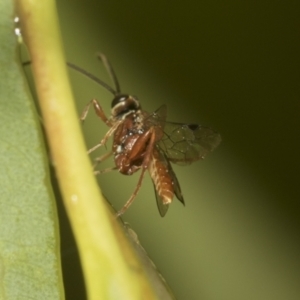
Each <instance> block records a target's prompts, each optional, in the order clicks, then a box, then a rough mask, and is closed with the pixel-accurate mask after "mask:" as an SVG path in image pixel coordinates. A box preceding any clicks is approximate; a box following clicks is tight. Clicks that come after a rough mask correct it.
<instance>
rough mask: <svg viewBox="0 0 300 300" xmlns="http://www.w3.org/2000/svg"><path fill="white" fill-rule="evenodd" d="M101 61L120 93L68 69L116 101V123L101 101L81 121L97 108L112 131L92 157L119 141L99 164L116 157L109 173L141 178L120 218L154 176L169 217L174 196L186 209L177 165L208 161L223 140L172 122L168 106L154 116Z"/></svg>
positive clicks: (204, 130)
mask: <svg viewBox="0 0 300 300" xmlns="http://www.w3.org/2000/svg"><path fill="white" fill-rule="evenodd" d="M97 57H98V59H100V61H102V63H103V64H104V67H105V68H106V70H107V72H108V74H109V75H110V77H111V79H112V81H113V83H114V88H112V87H110V86H109V85H108V84H106V83H105V82H103V81H102V80H100V79H98V78H97V77H95V76H94V75H92V74H90V73H88V72H86V71H85V70H83V69H81V68H79V67H77V66H76V65H73V64H71V63H68V65H69V66H70V67H71V68H73V69H75V70H77V71H79V72H81V73H83V74H84V75H86V76H88V77H89V78H91V79H92V80H94V81H96V82H97V83H99V84H100V85H101V86H102V87H104V88H105V89H106V90H107V91H109V92H110V93H111V94H113V96H114V98H113V100H112V102H111V116H110V117H107V116H106V114H105V112H104V111H103V109H102V107H101V105H100V104H99V102H98V101H97V100H96V99H92V100H91V101H90V102H89V103H88V105H87V106H86V108H85V109H84V111H83V113H82V115H81V120H82V121H84V120H85V118H86V117H87V114H88V111H89V110H90V107H91V106H93V108H94V110H95V112H96V114H97V116H98V117H99V118H100V119H101V120H102V121H103V122H104V123H105V124H106V125H107V126H108V127H109V129H108V131H107V133H106V134H105V136H104V137H103V139H102V140H101V141H100V142H99V143H98V144H97V145H95V146H94V147H93V148H91V149H90V150H89V151H88V153H91V152H92V151H94V150H96V149H97V148H99V147H101V146H103V145H105V144H106V142H107V140H108V139H109V138H110V137H111V136H113V145H112V149H111V151H109V152H108V153H106V154H105V155H103V156H101V157H99V158H97V159H96V161H97V163H96V164H98V163H100V162H102V161H104V160H105V159H107V158H108V157H110V156H111V155H112V156H113V157H114V161H115V166H114V167H112V168H109V169H106V170H103V172H106V171H110V170H118V171H119V172H120V173H122V174H124V175H132V174H133V173H135V172H137V171H140V172H141V173H140V176H139V179H138V183H137V185H136V187H135V189H134V191H133V193H132V195H131V196H130V198H129V199H128V200H127V202H126V203H125V205H124V206H123V207H122V208H121V210H119V211H118V212H117V216H121V215H122V214H123V213H124V212H125V211H126V210H127V209H128V208H129V206H130V205H131V204H132V203H133V201H134V199H135V198H136V196H137V194H138V192H139V190H140V188H141V185H142V182H143V178H144V175H145V173H146V172H147V171H148V172H149V174H150V177H151V179H152V182H153V185H154V191H155V197H156V202H157V206H158V210H159V213H160V215H161V216H162V217H163V216H165V214H166V213H167V211H168V208H169V205H170V204H171V203H172V201H173V198H174V195H175V196H176V198H177V199H178V200H179V201H180V202H181V203H182V204H183V205H184V204H185V202H184V198H183V195H182V192H181V188H180V185H179V182H178V179H177V177H176V175H175V173H174V171H173V168H172V165H171V163H175V164H178V165H187V164H190V163H192V162H194V161H197V160H201V159H204V157H205V156H206V155H207V154H208V153H209V152H211V151H213V150H214V149H215V148H216V147H217V146H218V145H219V144H220V142H221V136H220V134H219V133H217V132H215V131H214V130H213V129H211V128H209V127H205V126H201V125H197V124H183V123H173V122H168V121H166V117H167V107H166V105H162V106H161V107H160V108H158V109H157V110H156V111H154V112H152V113H149V112H147V111H145V110H143V109H142V107H141V105H140V102H139V100H138V99H137V97H134V96H132V95H129V94H123V93H121V89H120V85H119V82H118V80H117V77H116V74H115V72H114V69H113V68H112V65H111V64H110V63H109V61H108V59H107V58H106V56H105V55H104V54H101V53H99V54H98V55H97ZM103 172H100V171H96V172H95V173H96V174H97V173H103Z"/></svg>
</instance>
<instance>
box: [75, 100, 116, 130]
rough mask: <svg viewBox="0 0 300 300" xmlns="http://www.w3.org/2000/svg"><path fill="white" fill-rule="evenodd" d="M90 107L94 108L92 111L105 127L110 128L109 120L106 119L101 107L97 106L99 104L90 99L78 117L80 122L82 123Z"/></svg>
mask: <svg viewBox="0 0 300 300" xmlns="http://www.w3.org/2000/svg"><path fill="white" fill-rule="evenodd" d="M91 105H93V106H94V110H95V112H96V114H97V116H98V117H99V118H100V119H101V120H102V121H103V122H104V123H105V124H106V125H107V126H110V127H111V126H112V124H111V121H110V119H108V118H107V117H106V115H105V113H104V111H103V109H102V107H101V105H100V104H99V102H98V101H97V100H96V99H92V100H91V101H90V102H89V103H88V104H87V106H86V107H85V109H84V110H83V112H82V114H81V116H80V121H81V122H84V120H85V119H86V117H87V115H88V112H89V110H90V107H91Z"/></svg>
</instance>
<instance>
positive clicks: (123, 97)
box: [111, 95, 130, 108]
mask: <svg viewBox="0 0 300 300" xmlns="http://www.w3.org/2000/svg"><path fill="white" fill-rule="evenodd" d="M129 97H130V96H129V95H117V96H116V97H115V98H114V99H113V101H112V102H111V108H113V107H115V106H116V105H117V104H119V103H122V102H124V103H125V102H126V100H127V99H128V98H129Z"/></svg>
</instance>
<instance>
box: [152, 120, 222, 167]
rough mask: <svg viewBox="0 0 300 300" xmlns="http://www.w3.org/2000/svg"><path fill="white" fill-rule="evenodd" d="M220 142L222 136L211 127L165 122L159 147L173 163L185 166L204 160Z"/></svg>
mask: <svg viewBox="0 0 300 300" xmlns="http://www.w3.org/2000/svg"><path fill="white" fill-rule="evenodd" d="M220 142H221V136H220V134H219V133H217V132H215V131H214V130H212V129H211V128H209V127H205V126H201V125H196V124H180V123H172V122H165V123H164V135H163V137H162V138H161V139H160V141H159V142H158V145H159V147H160V148H161V150H162V151H163V152H164V153H165V154H166V156H167V157H168V159H169V160H170V161H171V162H173V163H176V164H179V165H185V164H190V163H192V162H193V161H196V160H199V159H203V158H204V157H205V156H206V155H207V154H208V153H209V152H211V151H213V150H214V149H215V148H216V147H217V146H218V145H219V144H220Z"/></svg>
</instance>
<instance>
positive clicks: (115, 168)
mask: <svg viewBox="0 0 300 300" xmlns="http://www.w3.org/2000/svg"><path fill="white" fill-rule="evenodd" d="M114 170H118V168H117V167H111V168H106V169H103V170H101V171H99V170H97V171H94V175H100V174H104V173H108V172H110V171H114Z"/></svg>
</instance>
